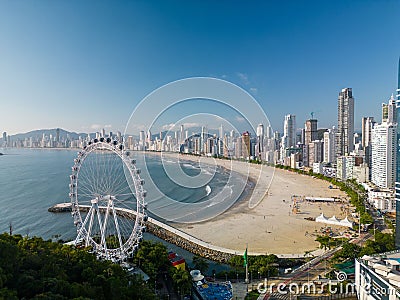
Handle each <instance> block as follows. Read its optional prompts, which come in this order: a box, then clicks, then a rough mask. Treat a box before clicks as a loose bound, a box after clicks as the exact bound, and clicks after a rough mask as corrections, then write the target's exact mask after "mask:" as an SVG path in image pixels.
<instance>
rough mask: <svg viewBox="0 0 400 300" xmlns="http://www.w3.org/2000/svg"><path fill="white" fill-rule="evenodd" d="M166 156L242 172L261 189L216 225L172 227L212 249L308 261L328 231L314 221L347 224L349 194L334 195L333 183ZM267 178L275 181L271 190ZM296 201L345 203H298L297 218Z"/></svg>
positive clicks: (340, 229) (243, 165) (258, 168)
mask: <svg viewBox="0 0 400 300" xmlns="http://www.w3.org/2000/svg"><path fill="white" fill-rule="evenodd" d="M146 153H147V152H146ZM157 155H160V153H157ZM162 155H166V157H175V158H176V157H178V158H179V159H180V160H189V161H196V162H199V160H201V161H202V163H207V162H208V163H210V164H218V165H219V166H222V167H224V168H226V169H227V170H233V171H238V172H239V173H240V172H241V174H242V175H243V176H248V179H249V180H250V181H252V182H253V183H254V182H256V183H257V184H255V186H253V189H252V191H251V192H249V193H248V194H247V195H246V196H244V197H243V198H242V199H240V201H236V202H235V204H234V205H232V206H231V207H230V208H229V209H228V210H226V211H225V212H224V213H222V214H220V215H219V216H217V217H215V218H213V219H211V220H207V221H204V222H198V223H193V224H184V223H172V224H171V225H172V226H174V227H175V228H177V229H179V230H182V231H184V232H186V233H188V234H190V235H192V236H194V237H197V238H199V239H201V240H204V241H206V242H207V243H210V244H213V245H216V246H220V247H224V248H229V249H233V250H235V251H237V252H238V253H240V252H241V251H244V249H245V247H246V244H248V247H249V251H250V252H254V253H274V254H276V255H279V256H285V257H303V256H304V252H306V251H316V252H315V253H318V252H320V251H321V250H320V249H318V246H319V244H318V242H316V241H315V239H316V237H317V235H318V234H320V233H321V232H322V231H323V230H325V229H327V226H326V225H324V224H321V223H316V222H313V221H310V220H309V219H310V218H311V219H312V218H316V217H317V216H319V215H320V214H321V213H324V214H325V215H326V216H327V217H332V216H333V215H335V216H336V217H338V218H344V217H345V216H347V212H348V211H349V209H350V207H349V205H348V204H347V195H346V194H345V193H344V192H342V191H340V190H338V189H329V185H330V184H329V183H328V182H326V181H323V180H321V179H317V178H313V177H311V176H308V175H301V174H297V173H294V172H290V171H287V170H280V169H275V168H273V167H268V166H265V165H264V166H261V165H257V164H250V163H247V162H241V161H235V160H233V161H231V160H225V159H214V158H210V157H204V156H201V157H198V156H191V155H177V154H170V153H162ZM268 176H272V178H270V180H271V182H270V185H269V184H268V180H267V179H268V178H269V177H268ZM294 195H299V196H301V197H302V199H304V198H305V197H313V196H314V197H334V198H338V199H342V201H341V202H338V203H335V204H329V203H310V202H306V201H304V202H301V203H300V202H298V203H297V204H296V205H298V206H299V212H297V213H293V211H292V205H293V201H292V196H294ZM345 207H346V209H345ZM329 227H331V228H332V231H335V232H340V233H341V232H343V233H344V232H346V229H345V228H343V227H339V226H329Z"/></svg>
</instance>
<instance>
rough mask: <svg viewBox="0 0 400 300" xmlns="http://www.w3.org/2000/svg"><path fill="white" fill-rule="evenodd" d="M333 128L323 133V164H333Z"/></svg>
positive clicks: (334, 131) (334, 133)
mask: <svg viewBox="0 0 400 300" xmlns="http://www.w3.org/2000/svg"><path fill="white" fill-rule="evenodd" d="M335 136H336V129H335V126H333V127H332V129H328V130H327V131H325V132H324V162H326V163H333V162H335V157H336V156H335Z"/></svg>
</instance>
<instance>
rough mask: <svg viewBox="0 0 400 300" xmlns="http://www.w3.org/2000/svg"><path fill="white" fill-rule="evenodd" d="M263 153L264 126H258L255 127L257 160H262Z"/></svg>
mask: <svg viewBox="0 0 400 300" xmlns="http://www.w3.org/2000/svg"><path fill="white" fill-rule="evenodd" d="M263 152H264V125H263V124H258V126H257V144H256V155H257V157H258V158H260V159H263V157H262V153H263Z"/></svg>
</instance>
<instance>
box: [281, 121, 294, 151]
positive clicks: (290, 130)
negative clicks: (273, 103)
mask: <svg viewBox="0 0 400 300" xmlns="http://www.w3.org/2000/svg"><path fill="white" fill-rule="evenodd" d="M283 136H284V137H285V145H284V147H285V148H291V147H294V146H296V116H295V115H286V116H285V121H284V124H283Z"/></svg>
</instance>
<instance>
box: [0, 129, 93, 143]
mask: <svg viewBox="0 0 400 300" xmlns="http://www.w3.org/2000/svg"><path fill="white" fill-rule="evenodd" d="M43 134H44V135H46V136H50V135H52V136H53V137H55V136H56V135H57V128H53V129H39V130H33V131H29V132H26V133H18V134H14V135H10V139H11V141H17V140H24V139H26V138H28V139H29V138H33V139H40V138H41V137H42V136H43ZM67 135H69V136H70V138H71V139H72V140H76V139H78V138H79V136H82V137H86V136H87V133H76V132H70V131H66V130H64V129H61V128H60V140H62V139H66V137H67ZM90 136H91V137H94V136H95V134H94V133H91V134H90ZM1 142H3V138H0V143H1Z"/></svg>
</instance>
